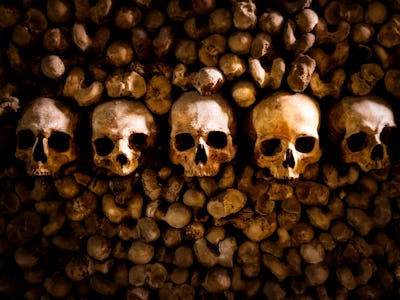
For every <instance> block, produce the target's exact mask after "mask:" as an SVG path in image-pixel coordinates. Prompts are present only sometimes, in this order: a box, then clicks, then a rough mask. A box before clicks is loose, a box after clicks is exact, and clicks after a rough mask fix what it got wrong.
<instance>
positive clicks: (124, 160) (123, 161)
mask: <svg viewBox="0 0 400 300" xmlns="http://www.w3.org/2000/svg"><path fill="white" fill-rule="evenodd" d="M117 161H118V162H119V163H120V164H121V165H126V164H127V163H128V159H127V158H126V156H125V154H118V156H117Z"/></svg>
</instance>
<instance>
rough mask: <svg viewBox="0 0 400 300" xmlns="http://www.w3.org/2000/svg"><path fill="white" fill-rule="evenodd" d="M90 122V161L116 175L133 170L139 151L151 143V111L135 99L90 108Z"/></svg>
mask: <svg viewBox="0 0 400 300" xmlns="http://www.w3.org/2000/svg"><path fill="white" fill-rule="evenodd" d="M91 124H92V146H93V151H94V156H93V159H94V163H95V164H96V165H97V166H99V167H102V168H106V169H108V170H110V171H112V172H113V173H115V174H117V175H120V176H126V175H129V174H131V173H132V172H134V171H135V170H136V168H137V167H138V166H139V165H140V163H141V157H142V151H143V150H145V149H147V148H149V147H152V146H154V144H155V139H156V135H157V127H156V123H155V121H154V118H153V115H152V114H151V113H150V111H149V110H148V109H147V108H146V107H145V106H144V105H143V104H142V103H140V102H138V101H131V100H125V99H120V100H114V101H109V102H105V103H102V104H100V105H98V106H96V108H95V109H94V111H93V113H92V117H91Z"/></svg>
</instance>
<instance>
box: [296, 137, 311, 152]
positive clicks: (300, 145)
mask: <svg viewBox="0 0 400 300" xmlns="http://www.w3.org/2000/svg"><path fill="white" fill-rule="evenodd" d="M314 146H315V138H314V137H312V136H303V137H299V138H298V139H297V140H296V145H295V148H296V150H297V151H299V152H301V153H310V152H311V151H312V150H313V149H314Z"/></svg>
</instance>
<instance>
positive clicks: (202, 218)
mask: <svg viewBox="0 0 400 300" xmlns="http://www.w3.org/2000/svg"><path fill="white" fill-rule="evenodd" d="M399 16H400V3H399V2H398V1H394V0H388V1H369V0H363V1H326V0H314V1H311V0H308V1H305V0H298V1H291V0H286V1H258V0H254V1H253V0H243V1H227V0H223V1H216V0H215V1H214V0H204V1H198V0H193V1H189V0H187V1H184V0H130V1H128V0H126V1H125V0H124V1H116V0H98V1H89V0H74V1H72V0H71V1H68V0H47V1H46V0H37V1H32V0H23V1H11V0H10V1H3V2H1V3H0V41H1V43H0V96H1V98H0V155H1V164H0V191H1V192H0V298H2V299H55V298H63V299H71V300H72V299H182V300H186V299H270V300H277V299H324V300H325V299H397V298H399V297H400V288H399V286H400V244H399V238H400V155H399V154H400V138H399V135H398V134H397V133H396V132H392V133H393V134H392V135H391V136H390V138H389V140H385V147H386V146H387V150H388V155H389V161H390V166H388V167H385V168H383V169H379V170H376V169H373V170H368V171H363V170H362V169H361V168H360V167H359V166H358V165H357V164H356V163H351V164H350V163H349V164H347V163H343V161H342V158H341V156H340V150H339V149H338V148H337V146H335V145H333V144H332V140H331V139H330V138H329V136H330V134H331V132H330V130H329V126H328V125H329V124H328V118H327V112H328V110H329V109H330V107H331V106H332V105H333V104H334V103H337V102H339V101H340V100H341V99H342V98H344V97H347V96H357V97H363V96H369V95H377V96H379V97H381V98H383V99H384V100H385V101H387V102H388V104H389V105H390V106H391V108H392V113H393V115H394V118H395V120H396V122H397V123H398V124H400V119H399V113H400V109H399V108H400V104H399V100H400V84H399V82H400V52H399V51H400V48H399V47H400V34H399V28H398V27H399V18H400V17H399ZM210 70H211V71H212V72H211V73H212V74H213V75H212V76H210V77H207V76H209V74H210V73H207V72H205V73H202V72H201V71H210ZM213 72H214V73H213ZM207 74H208V75H207ZM188 91H195V92H196V93H200V94H203V95H206V96H210V97H212V95H213V94H215V93H219V94H221V95H223V97H224V98H225V99H227V101H228V102H229V104H230V105H231V106H232V108H233V110H234V114H235V117H236V121H237V133H236V137H235V139H234V142H235V145H236V146H237V152H236V155H235V157H234V158H233V159H232V160H231V161H229V162H224V163H223V164H222V165H221V167H220V170H219V172H218V174H217V175H215V176H205V177H196V176H195V177H189V176H185V173H184V170H183V168H182V166H179V165H175V164H173V163H172V162H171V160H170V156H169V149H170V122H169V121H170V120H169V114H170V111H171V106H172V104H173V103H174V102H175V101H176V100H177V99H178V98H179V97H180V96H181V95H182V94H183V93H184V92H188ZM276 91H287V92H291V93H292V92H293V93H294V92H297V93H305V94H307V95H308V96H311V97H312V98H314V99H315V100H316V101H317V102H318V104H319V106H320V110H321V126H320V128H319V137H320V138H319V139H320V140H319V142H320V146H321V149H322V156H321V158H320V160H319V161H318V162H317V163H316V164H313V165H312V166H310V167H309V168H307V170H306V171H305V172H304V173H303V174H301V177H300V179H296V180H288V179H278V178H275V177H274V176H272V175H271V173H270V172H268V170H266V169H265V168H260V167H259V166H258V165H257V163H256V161H255V160H254V159H253V149H254V140H252V139H251V138H250V137H249V135H251V134H250V129H249V126H247V124H248V123H247V122H248V120H249V119H248V115H249V113H250V112H251V111H252V109H253V108H254V107H255V106H256V105H257V104H258V103H260V101H261V100H262V99H263V98H265V97H267V96H269V95H271V94H272V93H274V92H276ZM38 97H47V98H52V99H57V100H58V101H61V102H63V103H65V104H67V105H68V106H70V107H72V109H73V111H74V114H75V115H76V116H77V117H78V119H79V125H78V130H77V131H76V132H75V136H74V141H75V142H76V145H77V147H78V148H79V155H78V156H77V159H76V160H75V161H73V162H72V163H70V164H68V165H66V166H62V168H61V170H60V172H57V174H52V175H45V176H37V174H36V175H35V174H30V173H29V166H28V168H27V165H26V162H24V161H23V160H21V159H17V158H16V156H15V155H16V149H17V148H18V147H21V145H22V144H24V140H22V141H21V140H19V141H17V135H16V131H17V127H18V121H19V120H20V119H21V116H22V112H23V111H24V109H25V108H26V107H27V106H28V104H29V103H30V101H31V100H34V99H36V98H38ZM121 98H123V99H128V100H129V101H132V102H140V103H142V104H144V105H145V107H146V108H147V109H148V110H149V111H150V112H151V114H152V115H153V118H154V120H155V123H156V124H157V128H158V134H157V137H156V139H155V144H154V145H152V146H153V147H151V148H149V149H147V150H146V151H145V154H144V155H143V157H142V158H141V160H140V161H141V163H140V165H139V166H138V167H137V169H136V170H135V171H134V172H132V173H130V174H128V175H125V176H119V175H117V174H115V173H113V172H111V171H110V170H107V169H105V168H102V167H99V166H96V164H95V163H94V160H93V151H94V150H93V148H92V144H91V134H92V129H91V123H90V120H91V116H92V112H93V110H94V108H95V107H97V105H99V104H101V103H105V102H107V101H112V100H116V99H121ZM19 138H21V137H19ZM22 138H24V136H22ZM25 138H27V137H25ZM21 143H22V144H21ZM28 144H29V143H28ZM25 145H26V142H25ZM31 146H33V145H31ZM385 149H386V148H385ZM31 155H34V154H33V153H31ZM209 159H210V158H209Z"/></svg>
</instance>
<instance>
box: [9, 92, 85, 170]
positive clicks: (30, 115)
mask: <svg viewBox="0 0 400 300" xmlns="http://www.w3.org/2000/svg"><path fill="white" fill-rule="evenodd" d="M77 123H78V119H77V116H76V115H75V113H74V112H73V111H72V110H71V109H70V108H69V107H68V106H67V105H66V104H65V103H63V102H60V101H57V100H54V99H50V98H37V99H34V100H33V101H32V102H30V103H29V104H28V105H27V107H26V108H25V109H24V111H23V113H22V116H21V119H20V120H19V122H18V126H17V149H16V152H15V156H16V157H17V158H18V159H21V160H23V161H25V164H26V171H27V173H28V175H30V176H32V175H34V176H44V175H56V174H57V173H58V172H59V171H60V168H61V167H62V166H64V165H65V164H67V163H70V162H72V161H74V160H76V158H77V157H78V148H77V146H76V144H75V141H74V133H75V131H76V128H77Z"/></svg>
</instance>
